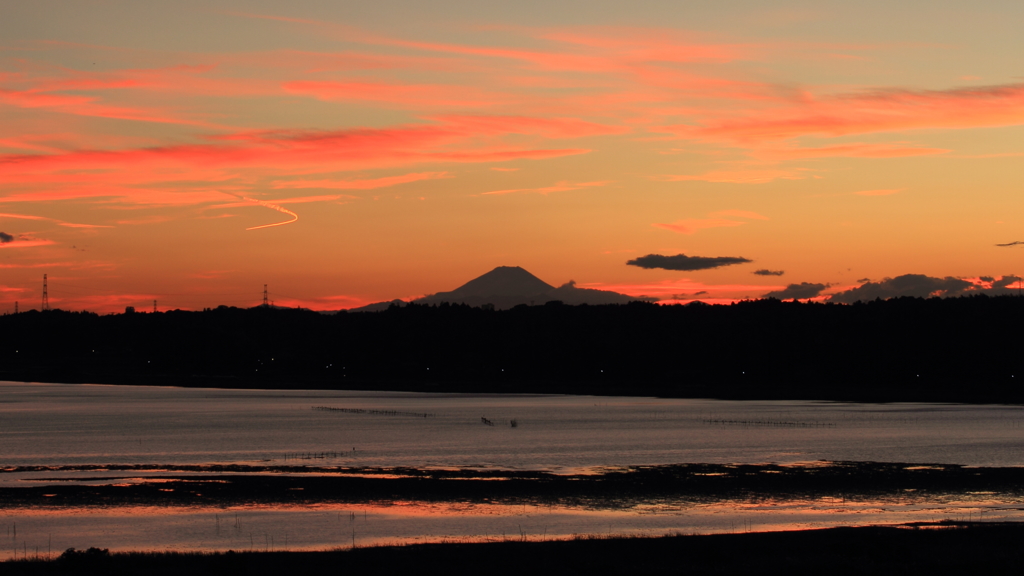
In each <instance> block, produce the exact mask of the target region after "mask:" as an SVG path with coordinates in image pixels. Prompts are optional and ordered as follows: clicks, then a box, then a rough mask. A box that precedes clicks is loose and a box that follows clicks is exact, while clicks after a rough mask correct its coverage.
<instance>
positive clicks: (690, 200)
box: [0, 0, 1024, 312]
mask: <svg viewBox="0 0 1024 576" xmlns="http://www.w3.org/2000/svg"><path fill="white" fill-rule="evenodd" d="M1021 22H1024V3H1022V2H1020V1H1019V0H1007V1H1001V0H982V1H979V2H970V3H967V2H953V1H943V0H928V1H917V0H911V1H904V2H892V1H891V0H888V1H885V2H883V1H875V0H867V1H863V0H862V1H861V2H824V1H821V0H815V1H803V0H800V1H786V0H783V1H776V2H763V1H759V0H749V1H741V0H719V1H716V2H696V1H690V2H684V1H679V0H676V1H643V0H640V1H633V2H606V1H595V0H588V1H557V2H552V1H551V0H548V1H545V2H537V1H532V0H519V1H517V2H480V1H450V0H442V1H437V0H435V1H432V2H416V1H391V0H378V1H374V2H354V1H344V0H342V1H339V0H331V1H328V0H298V1H292V2H271V1H249V2H241V1H209V0H207V1H202V2H198V1H188V0H185V1H177V2H159V3H158V2H139V1H114V0H110V1H103V0H95V1H85V0H71V1H58V0H34V1H32V2H24V1H21V0H0V312H5V311H12V310H13V308H14V302H15V301H18V302H19V307H20V308H21V309H22V310H26V309H29V308H33V307H34V308H38V307H39V306H40V292H41V284H42V276H43V274H47V275H48V279H49V294H50V304H51V306H52V307H59V308H63V309H71V310H82V309H86V310H91V311H96V312H113V311H121V310H123V309H124V307H125V306H127V305H133V306H138V307H142V308H146V309H148V308H151V307H152V301H153V300H154V299H155V300H157V301H158V302H159V306H160V308H161V309H164V310H166V309H171V308H182V309H201V308H203V307H210V306H217V305H219V304H227V305H233V306H252V305H256V304H258V303H260V302H261V300H262V290H263V285H264V284H268V285H269V290H270V293H271V298H272V299H273V300H274V302H275V303H276V304H277V305H283V306H304V307H310V308H314V309H321V310H325V309H339V308H349V307H355V306H361V305H364V304H368V303H371V302H377V301H382V300H391V299H394V298H402V299H409V298H415V297H418V296H422V295H425V294H429V293H434V292H440V291H446V290H451V289H453V288H455V287H457V286H458V285H460V284H462V283H464V282H466V281H468V280H470V279H472V278H473V277H476V276H479V275H480V274H483V273H484V272H487V271H488V270H490V269H492V268H494V267H496V266H502V265H505V266H522V267H523V268H525V269H527V270H529V271H530V272H532V273H533V274H535V275H537V276H538V277H540V278H541V279H543V280H545V281H547V282H548V283H551V284H555V285H559V284H562V283H565V282H568V281H569V280H575V281H576V282H577V286H579V287H587V288H600V289H608V290H615V291H618V292H623V293H627V294H631V295H638V296H639V295H645V296H653V297H658V298H661V299H663V300H664V301H668V302H672V301H687V300H690V299H693V298H699V299H705V300H707V301H710V302H726V301H731V300H733V299H738V298H745V297H760V296H762V295H764V294H767V293H770V292H773V291H779V290H782V289H784V288H785V287H786V286H788V285H791V284H801V283H809V284H812V285H818V284H820V285H827V286H826V287H825V288H824V289H823V290H820V294H821V295H822V296H827V295H828V294H832V293H836V292H841V291H845V290H850V289H852V288H854V287H857V286H859V285H861V284H863V283H865V282H868V281H874V282H878V281H881V280H883V279H885V278H893V277H897V276H901V275H904V274H921V275H927V276H931V277H936V278H945V277H957V278H962V279H967V280H968V281H970V282H973V283H978V284H982V283H984V281H982V280H978V279H979V278H982V277H992V278H999V277H1001V276H1004V275H1012V274H1024V246H1002V247H1000V246H997V244H1010V243H1013V242H1016V241H1019V240H1024V230H1022V226H1024V211H1022V209H1024V64H1022V62H1021V54H1024V33H1022V32H1021V29H1020V24H1021ZM652 254H654V255H662V256H678V255H680V254H684V255H686V256H689V257H694V256H696V257H702V258H726V259H743V260H750V262H742V261H739V262H736V263H730V264H728V265H721V266H718V267H714V268H704V269H699V270H686V269H683V270H669V269H665V268H660V267H650V268H644V267H641V266H636V265H627V264H626V262H627V261H630V260H634V259H637V258H641V257H644V256H647V255H652ZM675 261H678V260H675ZM755 271H762V273H761V274H755ZM768 272H776V273H777V272H783V274H781V275H778V274H775V275H772V274H768Z"/></svg>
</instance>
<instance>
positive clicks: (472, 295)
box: [349, 266, 655, 312]
mask: <svg viewBox="0 0 1024 576" xmlns="http://www.w3.org/2000/svg"><path fill="white" fill-rule="evenodd" d="M556 300H557V301H560V302H562V303H563V304H573V305H579V304H595V305H596V304H626V303H628V302H634V301H637V300H643V301H653V300H655V299H654V298H645V297H636V296H628V295H626V294H619V293H617V292H610V291H608V290H593V289H589V288H577V287H576V283H575V282H573V281H571V280H570V281H569V282H567V283H565V284H563V285H561V286H559V287H558V288H555V287H554V286H552V285H551V284H548V283H547V282H545V281H543V280H541V279H540V278H537V277H536V276H534V275H533V274H530V273H529V272H527V271H526V270H524V269H523V268H521V267H519V266H498V267H497V268H495V269H494V270H491V271H490V272H488V273H486V274H484V275H482V276H478V277H477V278H474V279H472V280H470V281H469V282H466V283H465V284H463V285H462V286H459V287H458V288H456V289H454V290H452V291H450V292H438V293H436V294H430V295H429V296H424V297H423V298H417V299H415V300H413V302H414V303H416V304H441V303H442V302H448V303H450V304H467V305H469V306H484V305H493V306H494V307H495V308H496V309H498V310H505V309H508V308H513V307H515V306H518V305H520V304H527V305H539V304H546V303H548V302H551V301H556ZM402 304H404V302H402V301H400V300H398V301H395V300H393V301H391V302H379V303H376V304H370V305H368V306H363V307H362V308H354V309H351V310H349V312H375V311H379V310H385V309H387V308H388V307H389V306H393V305H402Z"/></svg>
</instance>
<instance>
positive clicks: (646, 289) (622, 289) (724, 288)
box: [579, 278, 785, 302]
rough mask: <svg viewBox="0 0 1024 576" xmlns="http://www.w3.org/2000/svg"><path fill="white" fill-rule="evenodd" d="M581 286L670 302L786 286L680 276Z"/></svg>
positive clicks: (778, 288) (726, 295)
mask: <svg viewBox="0 0 1024 576" xmlns="http://www.w3.org/2000/svg"><path fill="white" fill-rule="evenodd" d="M579 286H580V287H581V288H596V289H600V290H611V291H613V292H619V293H622V294H628V295H630V296H652V297H655V298H662V299H665V300H666V301H669V302H671V301H675V300H680V299H677V298H675V296H679V295H683V294H685V293H689V294H688V298H692V297H693V296H694V295H695V294H696V293H698V292H705V293H707V296H708V298H709V299H714V298H727V297H728V295H732V294H740V295H744V296H745V295H746V294H761V293H764V292H765V291H770V290H782V289H783V288H785V286H766V285H757V284H704V283H702V282H697V281H694V280H690V279H689V278H679V279H674V280H664V281H662V282H648V283H642V284H602V283H590V284H580V285H579ZM701 296H703V295H701ZM701 300H703V301H705V302H707V301H709V300H707V299H705V298H703V297H702V298H701Z"/></svg>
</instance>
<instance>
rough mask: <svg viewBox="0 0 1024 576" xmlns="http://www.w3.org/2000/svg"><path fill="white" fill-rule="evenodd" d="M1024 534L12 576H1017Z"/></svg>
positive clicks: (430, 547)
mask: <svg viewBox="0 0 1024 576" xmlns="http://www.w3.org/2000/svg"><path fill="white" fill-rule="evenodd" d="M1022 539H1024V525H1021V524H1014V523H1003V524H983V523H973V524H972V523H946V524H933V525H918V526H899V527H862V528H833V529H828V530H809V531H799V532H769V533H749V534H718V535H705V536H668V537H661V538H600V539H576V540H568V541H547V542H492V543H477V544H459V543H445V544H419V545H411V546H396V547H390V546H388V547H374V548H357V549H355V550H343V551H329V552H227V553H214V554H185V553H117V554H108V553H106V552H105V551H103V550H99V549H95V550H90V551H76V552H68V553H65V554H64V555H62V556H61V557H60V558H59V559H56V560H52V561H46V560H34V559H26V560H18V561H8V562H4V563H2V564H0V572H3V573H4V574H8V575H10V576H21V575H30V574H31V575H37V574H38V575H63V574H69V575H70V574H76V575H77V574H109V575H121V574H148V575H156V576H161V575H165V574H166V575H175V576H177V575H180V574H189V575H191V576H196V575H201V574H217V575H221V576H224V575H233V574H240V575H241V574H245V575H264V574H266V575H273V576H278V575H281V574H341V573H343V574H349V573H354V574H442V573H443V574H469V573H479V574H488V575H501V574H515V575H522V574H538V573H543V574H588V575H592V574H608V573H621V574H625V573H632V574H718V575H728V574H759V575H760V574H786V575H791V574H839V575H844V574H872V575H877V574H928V575H935V574H1015V573H1019V570H1020V568H1021V566H1022V562H1024V547H1021V546H1020V542H1021V540H1022Z"/></svg>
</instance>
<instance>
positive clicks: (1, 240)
mask: <svg viewBox="0 0 1024 576" xmlns="http://www.w3.org/2000/svg"><path fill="white" fill-rule="evenodd" d="M12 240H14V236H11V235H10V234H8V233H7V232H0V244H7V243H8V242H11V241H12Z"/></svg>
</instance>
